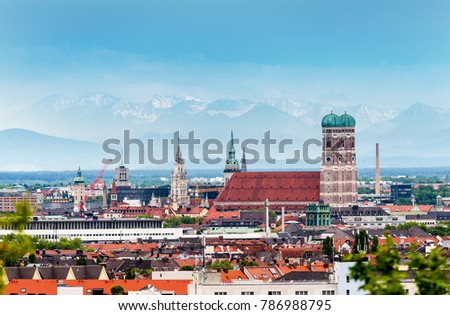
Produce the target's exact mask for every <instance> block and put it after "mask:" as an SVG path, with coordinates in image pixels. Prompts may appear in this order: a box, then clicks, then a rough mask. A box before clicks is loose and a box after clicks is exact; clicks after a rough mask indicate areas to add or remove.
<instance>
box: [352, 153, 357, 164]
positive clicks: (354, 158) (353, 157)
mask: <svg viewBox="0 0 450 315" xmlns="http://www.w3.org/2000/svg"><path fill="white" fill-rule="evenodd" d="M355 160H356V157H355V155H354V154H353V155H352V162H355Z"/></svg>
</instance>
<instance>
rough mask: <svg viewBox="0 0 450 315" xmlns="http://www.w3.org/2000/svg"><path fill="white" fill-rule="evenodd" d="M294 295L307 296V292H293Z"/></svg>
mask: <svg viewBox="0 0 450 315" xmlns="http://www.w3.org/2000/svg"><path fill="white" fill-rule="evenodd" d="M295 295H308V291H295Z"/></svg>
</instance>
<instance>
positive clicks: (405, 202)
mask: <svg viewBox="0 0 450 315" xmlns="http://www.w3.org/2000/svg"><path fill="white" fill-rule="evenodd" d="M395 205H396V206H409V205H411V198H404V197H398V198H397V200H395Z"/></svg>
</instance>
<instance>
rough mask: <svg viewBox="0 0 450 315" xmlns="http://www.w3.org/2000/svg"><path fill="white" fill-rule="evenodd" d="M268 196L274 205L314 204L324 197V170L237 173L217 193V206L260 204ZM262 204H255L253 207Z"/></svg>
mask: <svg viewBox="0 0 450 315" xmlns="http://www.w3.org/2000/svg"><path fill="white" fill-rule="evenodd" d="M265 199H268V200H269V203H272V204H273V206H272V207H271V208H281V206H282V204H283V203H288V204H289V203H303V204H306V203H311V202H318V201H319V199H320V172H242V173H234V174H233V176H232V177H231V179H230V181H229V182H228V183H227V185H226V186H225V187H224V189H223V190H222V191H221V192H220V194H219V195H218V196H217V198H216V200H215V202H214V205H215V206H216V207H227V205H229V204H245V203H249V204H251V203H259V204H260V207H261V206H262V205H263V202H264V200H265ZM277 204H279V206H277ZM257 207H258V206H256V205H253V208H257Z"/></svg>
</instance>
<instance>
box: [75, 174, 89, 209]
mask: <svg viewBox="0 0 450 315" xmlns="http://www.w3.org/2000/svg"><path fill="white" fill-rule="evenodd" d="M72 196H73V211H74V212H80V209H81V210H82V208H83V206H84V198H85V196H86V184H85V181H84V178H83V176H82V175H81V168H80V167H78V172H77V176H76V177H75V178H74V179H73V186H72Z"/></svg>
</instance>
